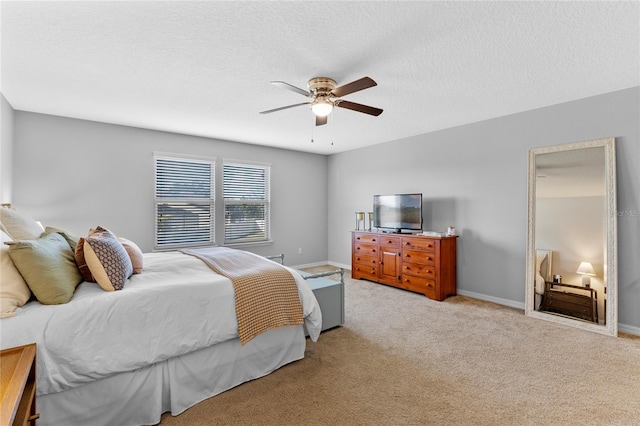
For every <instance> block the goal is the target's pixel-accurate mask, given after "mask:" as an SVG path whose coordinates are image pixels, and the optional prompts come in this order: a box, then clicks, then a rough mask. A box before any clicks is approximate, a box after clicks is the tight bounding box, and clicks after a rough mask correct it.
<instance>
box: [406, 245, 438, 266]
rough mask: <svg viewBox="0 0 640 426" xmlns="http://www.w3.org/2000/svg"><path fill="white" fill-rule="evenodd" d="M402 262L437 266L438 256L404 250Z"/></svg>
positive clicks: (426, 252) (430, 253)
mask: <svg viewBox="0 0 640 426" xmlns="http://www.w3.org/2000/svg"><path fill="white" fill-rule="evenodd" d="M402 261H403V262H412V263H422V264H424V265H435V264H436V254H435V252H431V251H418V250H407V249H403V250H402Z"/></svg>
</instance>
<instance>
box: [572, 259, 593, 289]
mask: <svg viewBox="0 0 640 426" xmlns="http://www.w3.org/2000/svg"><path fill="white" fill-rule="evenodd" d="M576 273H577V274H580V275H582V285H583V286H584V287H587V288H588V287H590V286H591V277H595V276H596V271H594V270H593V266H591V263H589V262H580V266H578V270H577V271H576Z"/></svg>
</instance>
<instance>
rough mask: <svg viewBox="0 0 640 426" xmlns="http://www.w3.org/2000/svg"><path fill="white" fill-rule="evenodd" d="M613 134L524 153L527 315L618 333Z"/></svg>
mask: <svg viewBox="0 0 640 426" xmlns="http://www.w3.org/2000/svg"><path fill="white" fill-rule="evenodd" d="M615 205H616V199H615V139H613V138H610V139H600V140H595V141H587V142H578V143H572V144H566V145H556V146H552V147H542V148H534V149H532V150H530V151H529V229H528V238H527V293H526V301H525V311H526V313H527V315H531V316H535V317H539V318H543V319H547V320H550V321H554V322H558V323H563V324H567V325H573V326H576V327H581V328H585V329H589V330H593V331H597V332H601V333H605V334H612V335H617V279H616V271H617V265H616V256H615V254H616V253H615V247H616V242H615V239H616V210H615V208H616V207H615Z"/></svg>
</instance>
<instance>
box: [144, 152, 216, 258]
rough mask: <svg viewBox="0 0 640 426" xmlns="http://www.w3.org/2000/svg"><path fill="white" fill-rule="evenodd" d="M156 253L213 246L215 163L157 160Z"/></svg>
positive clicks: (159, 157)
mask: <svg viewBox="0 0 640 426" xmlns="http://www.w3.org/2000/svg"><path fill="white" fill-rule="evenodd" d="M155 165H156V197H155V198H156V242H155V246H156V249H168V248H175V247H184V246H194V245H211V244H213V243H214V217H215V215H214V207H215V206H214V199H215V197H214V195H215V190H214V188H215V187H214V182H215V180H214V175H215V160H200V159H190V158H174V157H164V156H156V157H155Z"/></svg>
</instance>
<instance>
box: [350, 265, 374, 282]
mask: <svg viewBox="0 0 640 426" xmlns="http://www.w3.org/2000/svg"><path fill="white" fill-rule="evenodd" d="M351 268H352V271H351V277H352V278H354V279H359V278H365V279H371V280H372V281H376V280H377V279H378V265H375V264H360V263H355V264H353V266H352V267H351Z"/></svg>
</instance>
